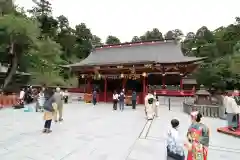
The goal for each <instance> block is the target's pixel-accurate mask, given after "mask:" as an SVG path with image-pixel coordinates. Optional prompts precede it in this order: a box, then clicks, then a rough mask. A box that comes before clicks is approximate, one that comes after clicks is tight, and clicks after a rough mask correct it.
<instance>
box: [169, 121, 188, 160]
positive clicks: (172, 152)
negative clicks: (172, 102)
mask: <svg viewBox="0 0 240 160" xmlns="http://www.w3.org/2000/svg"><path fill="white" fill-rule="evenodd" d="M171 126H172V128H171V129H170V130H169V131H168V133H167V156H168V157H167V158H168V159H170V158H173V159H174V160H185V155H184V143H183V141H182V140H181V138H180V136H179V131H178V127H179V121H178V120H177V119H172V120H171Z"/></svg>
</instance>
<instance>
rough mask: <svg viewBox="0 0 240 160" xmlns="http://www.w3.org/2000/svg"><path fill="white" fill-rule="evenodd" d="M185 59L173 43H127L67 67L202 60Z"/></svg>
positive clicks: (95, 53) (177, 46)
mask: <svg viewBox="0 0 240 160" xmlns="http://www.w3.org/2000/svg"><path fill="white" fill-rule="evenodd" d="M202 59H203V58H197V57H186V56H184V55H183V54H182V52H181V48H180V45H179V44H177V43H175V42H174V41H167V42H166V41H165V42H163V41H156V42H147V43H127V44H119V45H113V46H110V45H108V46H103V47H100V48H96V49H95V50H94V51H93V52H92V53H91V54H90V55H89V56H88V57H87V58H86V59H84V60H82V61H81V62H79V63H75V64H71V65H69V67H76V66H94V65H111V64H128V63H145V62H152V63H162V64H164V63H181V62H182V63H183V62H194V61H199V60H202Z"/></svg>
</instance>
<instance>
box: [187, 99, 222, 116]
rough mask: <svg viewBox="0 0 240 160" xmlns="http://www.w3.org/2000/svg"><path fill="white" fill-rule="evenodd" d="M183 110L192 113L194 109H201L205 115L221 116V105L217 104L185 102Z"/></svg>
mask: <svg viewBox="0 0 240 160" xmlns="http://www.w3.org/2000/svg"><path fill="white" fill-rule="evenodd" d="M183 111H184V112H185V113H187V114H190V113H191V112H193V111H199V112H200V113H202V115H203V116H205V117H219V114H220V113H219V112H220V110H219V106H217V105H197V104H193V103H188V102H183Z"/></svg>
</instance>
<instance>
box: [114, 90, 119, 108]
mask: <svg viewBox="0 0 240 160" xmlns="http://www.w3.org/2000/svg"><path fill="white" fill-rule="evenodd" d="M117 103H118V94H117V92H116V91H114V93H113V110H117Z"/></svg>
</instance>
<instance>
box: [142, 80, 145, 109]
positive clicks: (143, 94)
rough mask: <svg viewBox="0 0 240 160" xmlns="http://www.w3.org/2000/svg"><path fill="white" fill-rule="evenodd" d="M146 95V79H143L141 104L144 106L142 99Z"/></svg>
mask: <svg viewBox="0 0 240 160" xmlns="http://www.w3.org/2000/svg"><path fill="white" fill-rule="evenodd" d="M145 95H146V78H145V77H143V93H142V103H143V104H144V98H145Z"/></svg>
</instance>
